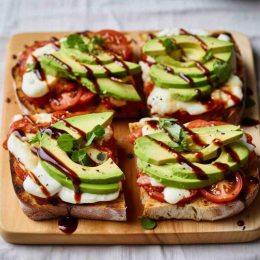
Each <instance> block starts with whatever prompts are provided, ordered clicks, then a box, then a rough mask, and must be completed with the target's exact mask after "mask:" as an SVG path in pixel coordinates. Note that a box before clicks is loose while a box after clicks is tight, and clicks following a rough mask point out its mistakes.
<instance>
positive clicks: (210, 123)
mask: <svg viewBox="0 0 260 260" xmlns="http://www.w3.org/2000/svg"><path fill="white" fill-rule="evenodd" d="M226 124H227V123H225V122H220V121H206V120H202V119H196V120H193V121H191V122H189V123H188V124H187V127H188V128H199V127H208V126H218V125H226Z"/></svg>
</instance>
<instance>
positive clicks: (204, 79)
mask: <svg viewBox="0 0 260 260" xmlns="http://www.w3.org/2000/svg"><path fill="white" fill-rule="evenodd" d="M198 37H199V39H200V40H198V39H197V38H196V37H194V36H191V35H176V36H172V37H158V38H154V39H151V40H149V41H148V42H146V44H145V45H144V46H143V52H144V54H146V55H149V56H151V57H152V58H154V60H155V61H156V64H154V65H152V66H151V68H150V70H149V75H150V77H151V79H152V81H153V82H154V83H155V85H156V86H157V87H161V88H167V89H169V90H170V92H171V96H172V97H173V98H174V99H176V100H180V101H192V100H198V99H199V98H201V97H207V96H209V95H210V94H211V92H212V91H213V90H214V88H215V87H217V86H219V85H220V84H222V83H224V82H225V81H226V80H228V78H229V77H230V74H231V66H232V57H233V55H234V46H233V43H231V42H228V41H222V40H219V39H217V38H214V37H210V36H198ZM166 43H167V44H166ZM169 44H170V46H171V49H170V50H168V49H167V45H169ZM165 46H166V47H165ZM205 46H206V47H205ZM223 66H224V67H225V73H220V72H219V71H220V70H219V68H220V67H223ZM191 91H192V93H191ZM198 93H199V94H198Z"/></svg>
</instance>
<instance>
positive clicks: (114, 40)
mask: <svg viewBox="0 0 260 260" xmlns="http://www.w3.org/2000/svg"><path fill="white" fill-rule="evenodd" d="M132 57H133V51H132V49H131V45H130V43H129V42H128V40H127V38H126V37H125V35H124V34H123V33H120V32H116V31H112V30H104V31H99V32H96V33H94V32H84V33H77V34H71V35H68V36H66V37H63V38H61V39H57V38H54V37H53V38H51V39H50V40H49V41H40V42H37V41H36V42H35V43H34V44H33V45H31V46H26V47H25V50H24V51H23V52H22V53H21V54H20V55H19V57H18V63H17V64H16V66H15V67H14V68H13V78H14V81H15V90H16V94H17V97H18V101H19V104H20V106H21V108H22V110H23V112H24V113H26V114H28V113H42V112H54V111H62V110H69V111H73V112H75V111H87V112H104V111H114V112H115V116H117V117H125V116H126V115H127V117H137V116H140V115H142V113H143V107H144V106H143V104H142V102H141V97H140V95H139V93H138V87H139V88H140V86H138V85H140V79H139V78H140V75H139V76H138V74H140V71H141V69H140V66H139V65H138V64H136V63H133V62H130V61H127V60H132Z"/></svg>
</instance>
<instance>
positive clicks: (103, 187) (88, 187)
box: [41, 161, 120, 194]
mask: <svg viewBox="0 0 260 260" xmlns="http://www.w3.org/2000/svg"><path fill="white" fill-rule="evenodd" d="M41 165H42V167H43V168H44V169H45V170H46V171H47V172H48V174H49V175H50V176H51V177H53V178H54V179H55V180H56V181H58V182H59V183H60V184H61V185H62V186H65V187H67V188H69V189H71V190H73V189H74V186H73V183H72V181H71V180H70V179H68V178H65V177H64V174H63V173H62V172H60V171H59V170H57V168H55V167H54V166H52V165H51V164H49V163H47V162H45V161H41ZM119 188H120V184H119V183H118V182H116V183H109V184H93V183H85V182H82V183H81V184H80V191H81V192H88V193H93V194H109V193H113V192H116V191H118V190H119Z"/></svg>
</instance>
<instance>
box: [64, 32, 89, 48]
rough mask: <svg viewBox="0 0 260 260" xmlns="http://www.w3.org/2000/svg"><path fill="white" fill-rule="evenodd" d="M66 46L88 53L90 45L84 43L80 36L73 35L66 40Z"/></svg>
mask: <svg viewBox="0 0 260 260" xmlns="http://www.w3.org/2000/svg"><path fill="white" fill-rule="evenodd" d="M66 44H67V45H68V47H69V48H76V49H79V50H80V51H82V52H87V51H88V45H87V44H86V43H85V42H84V40H83V39H82V37H81V36H80V35H79V34H71V35H69V36H68V37H67V39H66Z"/></svg>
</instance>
